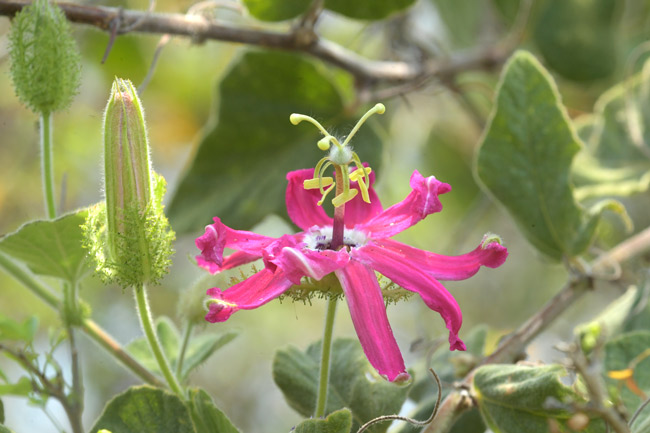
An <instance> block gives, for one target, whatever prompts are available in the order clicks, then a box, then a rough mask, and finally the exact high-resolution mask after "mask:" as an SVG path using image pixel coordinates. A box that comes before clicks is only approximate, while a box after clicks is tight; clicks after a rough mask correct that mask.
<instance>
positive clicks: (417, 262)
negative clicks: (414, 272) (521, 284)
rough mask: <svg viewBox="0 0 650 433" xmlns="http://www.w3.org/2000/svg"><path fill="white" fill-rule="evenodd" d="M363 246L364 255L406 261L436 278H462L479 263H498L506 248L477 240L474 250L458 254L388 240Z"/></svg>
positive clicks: (493, 265) (491, 265)
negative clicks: (451, 254)
mask: <svg viewBox="0 0 650 433" xmlns="http://www.w3.org/2000/svg"><path fill="white" fill-rule="evenodd" d="M363 249H364V251H365V252H366V253H367V254H373V255H376V256H382V255H383V256H386V257H390V258H392V259H393V260H396V261H401V262H404V263H410V264H411V266H415V267H418V268H419V269H420V270H422V271H424V272H426V273H427V274H429V275H431V276H432V277H434V278H437V279H440V280H464V279H466V278H469V277H471V276H472V275H474V274H476V273H477V272H478V270H479V269H480V267H481V266H487V267H489V268H496V267H499V266H501V265H502V264H503V262H504V261H505V260H506V257H508V249H507V248H506V247H504V246H503V245H501V244H499V243H498V242H491V243H489V244H486V245H483V243H481V244H480V245H479V246H478V247H476V249H475V250H474V251H471V252H469V253H467V254H463V255H460V256H443V255H440V254H434V253H431V252H429V251H424V250H420V249H418V248H413V247H411V246H409V245H405V244H403V243H401V242H397V241H394V240H391V239H379V240H376V241H373V242H371V243H369V244H367V245H365V246H364V247H363Z"/></svg>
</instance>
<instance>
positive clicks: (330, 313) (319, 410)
mask: <svg viewBox="0 0 650 433" xmlns="http://www.w3.org/2000/svg"><path fill="white" fill-rule="evenodd" d="M335 316H336V298H331V299H330V300H329V301H327V314H326V316H325V329H324V331H323V342H322V344H321V352H320V372H319V380H318V398H317V400H316V411H315V412H314V418H321V417H323V416H325V407H326V406H327V389H328V388H329V376H330V366H331V361H332V359H331V354H332V334H333V332H332V331H333V329H334V317H335Z"/></svg>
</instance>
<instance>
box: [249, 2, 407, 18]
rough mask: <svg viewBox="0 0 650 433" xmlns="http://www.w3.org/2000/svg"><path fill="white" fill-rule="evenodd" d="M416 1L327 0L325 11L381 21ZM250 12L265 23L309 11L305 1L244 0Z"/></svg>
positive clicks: (293, 16)
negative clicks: (352, 0)
mask: <svg viewBox="0 0 650 433" xmlns="http://www.w3.org/2000/svg"><path fill="white" fill-rule="evenodd" d="M413 3H415V0H357V1H354V2H350V1H346V0H343V1H342V0H325V5H324V6H325V9H329V10H331V11H332V12H336V13H339V14H341V15H345V16H347V17H350V18H355V19H359V20H380V19H383V18H386V17H388V16H389V15H391V14H393V13H396V12H399V11H401V10H404V9H406V8H408V7H409V6H411V5H412V4H413ZM244 4H245V5H246V8H247V9H248V11H249V12H250V13H251V15H253V16H254V17H255V18H257V19H260V20H263V21H283V20H288V19H291V18H295V17H297V16H299V15H301V14H303V13H305V12H306V11H307V9H308V8H309V4H310V2H309V1H305V0H244Z"/></svg>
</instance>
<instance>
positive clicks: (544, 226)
mask: <svg viewBox="0 0 650 433" xmlns="http://www.w3.org/2000/svg"><path fill="white" fill-rule="evenodd" d="M580 148H581V143H580V141H579V139H578V138H577V136H576V134H575V132H574V130H573V127H572V125H571V123H570V121H569V118H568V116H567V114H566V110H565V108H564V107H563V106H562V104H561V103H560V96H559V94H558V91H557V88H556V86H555V83H554V82H553V79H552V78H551V76H550V75H549V74H548V72H546V70H544V68H543V66H542V65H540V64H539V62H538V61H537V60H536V59H535V58H534V57H533V56H532V55H531V54H529V53H527V52H523V51H519V52H517V53H515V54H514V55H513V56H512V58H511V59H510V60H509V61H508V63H507V65H506V66H505V68H504V72H503V75H502V77H501V83H500V85H499V90H498V95H497V104H496V106H495V109H494V112H493V114H492V117H491V120H490V123H489V125H488V126H487V130H486V132H485V134H484V137H483V142H482V144H481V148H480V150H479V154H478V160H477V173H478V177H479V178H480V180H481V181H482V182H483V184H484V185H485V186H486V187H487V189H488V190H489V191H490V192H491V193H492V194H493V195H494V197H495V198H496V199H498V200H499V201H500V202H501V203H502V204H503V205H504V206H505V207H506V208H507V209H508V211H509V212H510V214H511V215H512V217H513V218H514V220H515V222H516V223H517V225H518V226H519V229H520V230H521V231H522V232H523V233H524V235H525V236H526V238H527V239H528V241H529V242H530V243H531V244H533V246H535V248H537V249H538V250H539V251H541V252H542V253H544V254H546V255H547V256H549V257H551V258H553V259H556V260H560V259H561V258H562V257H575V256H577V255H579V254H581V253H582V252H584V251H585V250H586V248H587V247H588V246H589V244H590V243H591V241H592V239H593V237H594V235H595V232H596V228H597V225H598V221H599V219H600V213H601V212H602V211H603V210H604V209H612V210H616V211H617V212H624V211H623V210H622V206H621V205H620V204H618V203H616V202H613V201H607V202H601V203H599V204H597V205H595V206H594V207H593V208H592V209H591V210H586V209H585V208H583V207H582V206H581V205H580V204H579V203H577V202H576V200H575V198H574V196H573V186H572V184H571V183H570V172H571V163H572V161H573V157H574V156H575V154H576V153H577V152H578V151H579V150H580Z"/></svg>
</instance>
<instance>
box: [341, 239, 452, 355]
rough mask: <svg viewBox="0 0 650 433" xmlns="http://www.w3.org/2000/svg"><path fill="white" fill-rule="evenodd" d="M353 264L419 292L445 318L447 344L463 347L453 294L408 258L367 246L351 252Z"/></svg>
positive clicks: (429, 305) (425, 301) (428, 304)
mask: <svg viewBox="0 0 650 433" xmlns="http://www.w3.org/2000/svg"><path fill="white" fill-rule="evenodd" d="M350 256H351V257H352V260H350V263H353V262H354V261H355V260H359V261H360V262H361V263H363V264H365V265H367V266H369V267H370V268H372V269H374V270H376V271H378V272H379V273H381V274H383V275H385V276H386V277H388V278H390V279H391V280H392V281H393V282H394V283H395V284H398V285H399V286H401V287H403V288H405V289H406V290H410V291H412V292H415V293H418V294H419V295H420V297H421V298H422V300H423V301H424V303H425V304H427V306H428V307H429V308H431V309H432V310H434V311H437V312H438V313H439V314H440V315H441V316H442V318H443V320H444V321H445V324H446V325H447V329H448V330H449V346H450V349H451V350H465V344H464V343H463V342H462V341H461V339H460V338H459V337H458V331H459V330H460V327H461V325H462V323H463V316H462V313H461V311H460V307H459V306H458V303H457V302H456V300H455V299H454V297H453V296H452V295H451V294H450V293H449V292H448V291H447V289H445V288H444V286H443V285H442V284H440V283H439V282H438V281H437V280H436V279H435V278H433V277H432V276H430V275H429V274H427V273H426V272H423V271H421V270H420V269H419V268H418V266H417V265H415V266H414V265H413V263H412V262H411V261H410V260H409V259H408V258H407V257H399V256H398V255H396V254H384V251H383V250H381V249H373V248H367V246H364V247H361V248H357V249H353V250H352V251H350Z"/></svg>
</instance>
